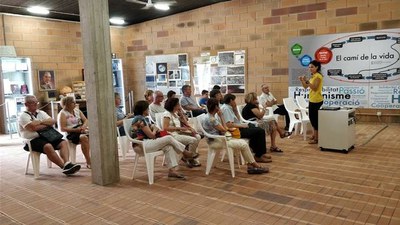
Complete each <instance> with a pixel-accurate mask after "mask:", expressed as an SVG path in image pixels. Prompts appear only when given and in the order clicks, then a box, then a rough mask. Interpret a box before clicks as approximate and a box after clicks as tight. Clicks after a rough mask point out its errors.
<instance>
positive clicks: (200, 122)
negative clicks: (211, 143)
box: [196, 113, 225, 138]
mask: <svg viewBox="0 0 400 225" xmlns="http://www.w3.org/2000/svg"><path fill="white" fill-rule="evenodd" d="M207 117H208V115H207V114H204V113H203V114H201V115H199V116H197V117H196V121H197V128H198V129H199V130H200V131H201V132H202V133H203V134H204V135H205V136H206V137H208V138H225V136H223V135H215V134H210V133H208V132H207V131H206V130H204V127H203V121H204V120H205V119H206V118H207Z"/></svg>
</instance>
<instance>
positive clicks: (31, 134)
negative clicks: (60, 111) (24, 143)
mask: <svg viewBox="0 0 400 225" xmlns="http://www.w3.org/2000/svg"><path fill="white" fill-rule="evenodd" d="M36 113H37V115H33V114H31V113H30V112H28V111H25V112H23V113H22V114H21V115H20V116H19V121H18V126H19V131H20V133H21V137H23V138H27V139H33V138H37V137H39V134H38V132H36V131H31V130H28V129H26V126H27V125H28V124H29V123H31V122H32V121H36V120H45V119H49V118H51V117H50V116H49V115H47V113H46V112H44V111H42V110H36Z"/></svg>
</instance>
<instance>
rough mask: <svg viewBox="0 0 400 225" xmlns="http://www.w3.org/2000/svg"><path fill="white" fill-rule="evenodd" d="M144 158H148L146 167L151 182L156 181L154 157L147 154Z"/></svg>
mask: <svg viewBox="0 0 400 225" xmlns="http://www.w3.org/2000/svg"><path fill="white" fill-rule="evenodd" d="M144 158H145V159H146V167H147V176H148V177H149V184H153V183H154V158H155V157H153V156H151V155H150V154H145V156H144Z"/></svg>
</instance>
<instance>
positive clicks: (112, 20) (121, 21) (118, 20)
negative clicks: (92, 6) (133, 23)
mask: <svg viewBox="0 0 400 225" xmlns="http://www.w3.org/2000/svg"><path fill="white" fill-rule="evenodd" d="M110 23H112V24H116V25H123V24H125V20H124V19H122V18H120V17H113V18H110Z"/></svg>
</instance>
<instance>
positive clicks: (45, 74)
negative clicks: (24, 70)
mask: <svg viewBox="0 0 400 225" xmlns="http://www.w3.org/2000/svg"><path fill="white" fill-rule="evenodd" d="M38 81H39V91H48V90H55V89H56V79H55V74H54V70H39V71H38Z"/></svg>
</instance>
